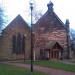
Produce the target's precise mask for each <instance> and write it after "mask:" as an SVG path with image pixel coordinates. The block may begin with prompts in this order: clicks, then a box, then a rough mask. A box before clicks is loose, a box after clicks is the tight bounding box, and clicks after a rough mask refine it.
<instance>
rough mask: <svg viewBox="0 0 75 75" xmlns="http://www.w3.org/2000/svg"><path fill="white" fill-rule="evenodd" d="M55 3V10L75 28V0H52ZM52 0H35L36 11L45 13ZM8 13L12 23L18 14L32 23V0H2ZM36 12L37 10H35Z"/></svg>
mask: <svg viewBox="0 0 75 75" xmlns="http://www.w3.org/2000/svg"><path fill="white" fill-rule="evenodd" d="M51 1H52V2H53V4H54V12H55V13H56V14H57V15H58V17H59V18H60V19H61V20H62V21H63V22H64V23H65V21H66V19H69V21H70V28H73V29H75V21H74V20H75V0H51ZM49 2H50V0H34V2H33V3H34V11H40V12H42V14H44V13H45V12H46V11H47V4H48V3H49ZM0 3H1V4H2V6H3V8H4V9H5V11H6V14H7V15H8V16H9V22H8V23H10V22H11V21H12V20H13V19H14V18H15V17H16V16H17V15H18V14H21V16H22V17H23V18H24V19H25V21H26V22H27V23H30V5H29V3H30V0H0ZM33 13H35V12H33Z"/></svg>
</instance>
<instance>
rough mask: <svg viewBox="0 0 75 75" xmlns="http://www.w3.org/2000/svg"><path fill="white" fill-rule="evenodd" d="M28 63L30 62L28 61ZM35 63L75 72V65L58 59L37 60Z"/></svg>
mask: <svg viewBox="0 0 75 75" xmlns="http://www.w3.org/2000/svg"><path fill="white" fill-rule="evenodd" d="M26 63H30V62H29V61H27V62H26ZM34 65H40V66H44V67H48V68H55V69H62V70H65V71H71V72H75V65H71V64H65V63H62V62H58V61H35V62H34Z"/></svg>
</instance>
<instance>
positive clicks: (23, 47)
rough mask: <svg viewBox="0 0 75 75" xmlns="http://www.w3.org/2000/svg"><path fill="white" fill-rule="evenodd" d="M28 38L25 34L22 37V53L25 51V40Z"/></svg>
mask: <svg viewBox="0 0 75 75" xmlns="http://www.w3.org/2000/svg"><path fill="white" fill-rule="evenodd" d="M25 40H26V39H25V36H24V35H23V37H22V53H25V42H26V41H25Z"/></svg>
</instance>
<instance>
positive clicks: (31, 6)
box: [30, 2, 33, 72]
mask: <svg viewBox="0 0 75 75" xmlns="http://www.w3.org/2000/svg"><path fill="white" fill-rule="evenodd" d="M30 9H31V72H33V30H32V25H33V23H32V16H33V14H32V11H33V3H32V2H30Z"/></svg>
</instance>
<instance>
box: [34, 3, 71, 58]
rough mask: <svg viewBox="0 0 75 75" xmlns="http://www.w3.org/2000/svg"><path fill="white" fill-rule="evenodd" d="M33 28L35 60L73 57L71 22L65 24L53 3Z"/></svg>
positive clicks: (67, 21)
mask: <svg viewBox="0 0 75 75" xmlns="http://www.w3.org/2000/svg"><path fill="white" fill-rule="evenodd" d="M47 7H48V10H47V12H46V13H45V14H44V15H43V16H42V17H41V18H40V19H39V20H38V22H37V23H36V24H35V25H34V26H33V28H34V33H35V44H34V56H35V59H63V58H69V57H71V48H70V47H71V46H70V35H69V20H68V19H67V20H66V22H65V24H64V23H63V22H62V21H61V20H60V18H59V17H58V16H57V15H56V13H55V12H54V10H53V3H52V2H50V3H49V4H48V5H47Z"/></svg>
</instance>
